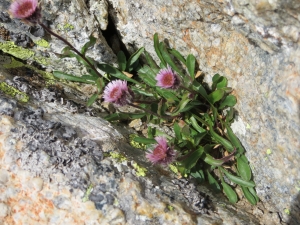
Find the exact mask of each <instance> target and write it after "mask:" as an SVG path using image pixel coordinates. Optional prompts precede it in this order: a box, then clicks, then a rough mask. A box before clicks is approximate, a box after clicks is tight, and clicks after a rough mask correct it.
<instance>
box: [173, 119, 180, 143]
mask: <svg viewBox="0 0 300 225" xmlns="http://www.w3.org/2000/svg"><path fill="white" fill-rule="evenodd" d="M173 129H174V132H175V137H176V139H177V141H180V140H181V128H180V126H179V125H178V123H176V122H175V123H174V125H173Z"/></svg>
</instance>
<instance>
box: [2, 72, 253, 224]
mask: <svg viewBox="0 0 300 225" xmlns="http://www.w3.org/2000/svg"><path fill="white" fill-rule="evenodd" d="M0 77H1V78H2V79H3V78H5V79H6V81H8V80H10V79H11V80H12V79H13V78H12V76H10V75H8V74H7V73H5V72H3V71H1V73H0ZM27 78H28V77H26V76H24V77H23V82H24V83H26V81H25V80H26V79H27ZM12 83H13V81H12ZM16 85H17V86H18V85H20V83H18V84H16ZM21 86H22V85H21ZM40 92H41V94H40V95H39V94H38V93H40ZM53 92H55V93H56V95H53ZM58 92H59V91H58V90H55V91H52V94H51V92H50V91H49V92H48V95H50V98H46V99H45V98H44V95H43V94H42V93H45V88H40V89H38V88H36V87H31V88H30V91H29V92H28V94H29V95H30V97H31V100H30V101H29V102H28V103H27V104H25V105H24V104H20V103H18V102H17V101H16V100H14V99H10V98H7V97H5V96H4V95H3V94H2V93H0V168H1V169H0V209H1V210H0V212H1V213H0V222H1V224H7V225H8V224H25V223H26V224H40V225H42V224H55V225H59V224H72V225H76V224H103V225H106V224H178V225H181V224H204V225H205V224H207V225H208V224H244V225H248V224H259V221H258V219H257V218H255V217H254V216H253V215H251V214H249V213H247V212H245V211H244V210H243V206H241V207H239V208H234V207H232V206H230V204H228V203H227V201H226V200H224V197H221V196H219V197H218V199H217V198H216V197H214V196H213V195H212V193H211V192H210V191H209V190H208V189H207V188H205V187H198V188H196V186H195V185H194V184H193V183H192V182H189V181H187V180H184V179H180V180H179V179H177V178H176V177H174V175H172V174H170V173H169V172H167V171H164V172H163V170H162V169H161V168H155V167H152V166H151V165H150V164H149V163H147V162H145V161H144V156H143V155H144V151H142V150H139V149H134V148H132V147H131V146H129V145H128V144H127V142H128V140H127V138H128V134H129V132H128V131H126V130H124V129H122V128H121V127H119V128H118V129H116V128H115V127H112V126H111V125H110V124H109V123H108V122H106V121H104V120H103V119H101V118H99V117H95V116H92V115H91V114H90V113H91V112H87V111H85V110H82V112H79V111H78V110H77V111H75V110H74V106H75V105H77V106H78V105H79V104H76V103H75V102H73V103H72V105H73V107H70V105H67V104H65V102H64V101H60V97H56V96H62V94H59V93H58ZM41 96H42V97H41ZM70 104H71V103H70ZM70 109H72V110H70ZM146 168H147V169H146ZM162 172H163V174H164V175H162ZM248 211H249V210H248ZM232 215H234V216H232Z"/></svg>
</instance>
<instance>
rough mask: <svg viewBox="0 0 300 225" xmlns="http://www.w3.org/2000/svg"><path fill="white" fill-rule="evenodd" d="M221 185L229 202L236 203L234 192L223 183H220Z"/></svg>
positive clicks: (236, 198)
mask: <svg viewBox="0 0 300 225" xmlns="http://www.w3.org/2000/svg"><path fill="white" fill-rule="evenodd" d="M221 184H222V186H223V191H224V193H225V195H226V196H227V198H228V200H229V202H231V203H233V204H235V203H237V201H238V197H237V194H236V192H235V191H234V190H233V189H232V188H231V187H230V186H229V185H228V184H226V183H225V182H222V183H221Z"/></svg>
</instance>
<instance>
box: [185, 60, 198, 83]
mask: <svg viewBox="0 0 300 225" xmlns="http://www.w3.org/2000/svg"><path fill="white" fill-rule="evenodd" d="M195 64H196V58H195V56H193V55H192V54H189V55H188V57H187V59H186V66H187V68H188V71H189V74H190V76H191V78H192V79H194V78H195Z"/></svg>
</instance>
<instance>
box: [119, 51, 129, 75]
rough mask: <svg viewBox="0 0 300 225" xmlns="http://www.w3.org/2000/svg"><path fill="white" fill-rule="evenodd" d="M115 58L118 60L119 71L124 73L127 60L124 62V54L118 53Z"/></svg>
mask: <svg viewBox="0 0 300 225" xmlns="http://www.w3.org/2000/svg"><path fill="white" fill-rule="evenodd" d="M117 58H118V64H119V70H121V71H125V70H126V64H127V60H126V56H125V54H124V52H123V51H119V52H118V54H117Z"/></svg>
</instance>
